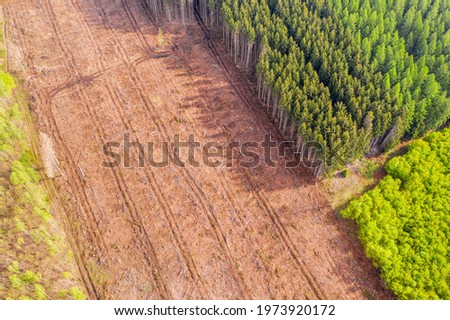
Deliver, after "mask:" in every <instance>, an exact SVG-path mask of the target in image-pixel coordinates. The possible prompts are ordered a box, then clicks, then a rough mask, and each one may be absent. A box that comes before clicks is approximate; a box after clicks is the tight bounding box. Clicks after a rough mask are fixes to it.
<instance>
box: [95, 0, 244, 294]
mask: <svg viewBox="0 0 450 320" xmlns="http://www.w3.org/2000/svg"><path fill="white" fill-rule="evenodd" d="M122 4H123V9H124V11H125V14H126V15H127V18H128V20H129V21H130V23H131V25H132V27H133V29H134V30H135V32H136V33H139V34H140V35H141V36H143V34H142V31H141V30H140V29H139V27H138V26H135V25H134V22H133V18H131V17H130V16H129V14H132V12H131V11H128V9H129V7H128V6H127V3H126V1H125V2H124V1H122ZM102 11H103V13H104V14H105V15H106V13H105V12H104V10H102ZM105 23H106V27H107V28H108V29H109V30H111V31H112V32H113V34H114V37H115V38H117V39H119V38H120V37H118V35H117V34H116V32H115V31H114V29H113V28H112V27H111V26H110V25H109V23H108V20H107V19H105ZM144 39H145V37H144ZM140 41H144V40H140ZM141 45H143V46H144V51H146V50H147V49H151V47H150V46H149V45H148V43H147V40H146V39H145V41H144V42H141ZM118 46H119V47H120V48H121V50H122V51H126V50H125V49H124V48H123V45H122V44H121V41H120V40H119V41H118ZM130 70H131V71H132V72H130V73H129V75H130V78H131V79H132V81H133V82H134V85H135V89H136V92H137V93H138V94H139V96H140V98H141V100H142V102H143V103H144V106H145V108H146V111H147V114H148V115H149V116H150V119H151V120H152V121H153V123H155V125H156V126H157V128H158V131H159V132H160V133H162V134H163V136H164V137H170V135H169V134H168V130H167V127H166V126H165V125H164V124H163V123H162V122H161V121H159V120H158V118H157V117H155V116H154V115H155V114H158V111H157V109H156V108H155V106H154V105H153V104H152V103H151V102H150V101H149V100H148V99H147V98H146V96H145V94H144V90H143V88H142V80H141V79H140V77H139V75H138V73H137V72H136V70H135V68H134V67H133V66H131V65H130ZM150 106H151V108H150ZM169 155H170V158H171V160H173V158H172V155H171V154H169ZM175 168H176V169H177V171H178V172H180V173H181V174H182V175H183V176H184V177H185V181H186V183H187V184H188V185H189V186H190V187H191V191H192V192H193V195H194V196H195V197H196V198H197V200H198V203H199V204H200V205H201V207H202V208H203V212H205V213H208V215H207V219H208V221H209V224H210V225H211V228H212V229H213V231H214V236H215V238H216V241H217V243H218V244H219V249H220V251H221V252H222V254H223V255H224V257H225V258H226V260H227V261H228V265H229V268H230V271H231V273H232V277H233V278H234V282H235V285H236V286H237V287H238V289H239V292H240V295H241V297H243V298H246V297H247V296H250V295H249V294H248V289H247V288H245V287H246V286H245V282H244V281H243V279H242V276H241V275H240V273H239V272H237V271H236V270H235V267H234V266H235V262H234V259H233V256H232V255H231V253H230V250H229V248H228V245H227V244H226V239H225V236H224V234H223V231H222V230H221V227H220V224H219V222H218V219H217V217H216V215H215V214H214V211H213V209H212V207H211V205H210V204H209V202H208V200H207V198H206V196H205V194H204V193H203V191H202V189H201V187H200V186H199V185H198V184H197V183H196V182H195V180H194V179H193V177H192V175H191V174H190V173H189V172H188V171H187V170H184V169H181V168H179V167H177V166H175ZM242 286H244V288H243V287H242Z"/></svg>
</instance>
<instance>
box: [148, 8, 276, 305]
mask: <svg viewBox="0 0 450 320" xmlns="http://www.w3.org/2000/svg"><path fill="white" fill-rule="evenodd" d="M142 7H143V9H144V10H145V11H146V14H147V16H148V18H149V19H150V21H151V23H152V24H153V26H154V27H158V28H159V25H157V22H155V21H154V20H153V18H152V16H151V13H150V12H149V8H148V6H147V5H146V3H145V2H143V3H142ZM172 43H174V44H175V45H176V43H175V42H174V41H173V40H172ZM175 54H176V56H177V57H178V58H179V59H180V60H181V61H183V62H184V64H185V66H186V67H187V68H188V70H189V72H192V68H191V66H190V65H189V63H188V62H187V61H186V59H185V58H184V57H181V56H180V54H179V53H178V51H175ZM189 78H190V79H191V80H192V81H193V78H192V76H191V75H190V74H189ZM174 85H175V84H174ZM199 96H200V100H201V102H202V103H203V106H204V107H206V108H209V109H210V107H209V106H208V104H207V103H206V102H205V100H204V98H203V97H201V95H200V94H199ZM185 115H186V117H187V118H188V119H189V120H190V121H191V122H192V123H195V120H194V119H193V118H192V117H191V116H190V115H189V114H188V113H187V112H186V113H185ZM192 129H193V130H194V131H195V133H196V134H197V135H198V136H203V134H202V133H201V132H200V131H199V130H198V129H196V126H193V128H192ZM219 129H220V130H221V131H222V132H223V130H222V129H221V128H220V127H219ZM216 171H217V172H218V173H219V174H220V175H219V179H218V181H219V183H220V185H221V187H222V190H223V191H224V193H225V195H226V197H227V201H228V203H229V204H231V206H232V207H233V208H234V209H236V211H237V215H236V216H237V218H238V220H239V223H240V224H241V225H242V226H244V227H245V226H246V223H245V218H244V216H245V214H244V212H243V208H242V206H241V205H240V204H239V205H238V201H237V200H236V198H235V197H234V196H233V192H232V188H231V186H230V184H229V182H228V179H227V178H226V177H225V175H224V172H223V170H220V169H216ZM256 200H257V199H256ZM244 231H245V230H244ZM242 236H243V238H244V239H245V241H246V242H247V244H248V245H249V246H250V247H251V248H252V249H253V251H254V252H255V253H256V254H257V256H258V259H259V262H260V263H261V264H262V265H263V267H264V269H265V274H266V275H265V277H269V278H272V277H273V275H272V274H271V271H270V267H269V266H268V264H267V262H266V261H265V259H264V257H263V256H262V254H261V252H262V251H263V248H262V247H261V244H260V243H259V241H257V240H256V238H255V237H252V236H251V235H250V239H249V235H248V233H247V232H243V235H242ZM255 245H256V246H257V248H256V247H255ZM266 281H267V283H271V282H270V281H268V280H266ZM269 290H270V288H269ZM270 295H271V299H273V293H272V292H270Z"/></svg>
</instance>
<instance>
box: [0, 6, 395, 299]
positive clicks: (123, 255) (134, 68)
mask: <svg viewBox="0 0 450 320" xmlns="http://www.w3.org/2000/svg"><path fill="white" fill-rule="evenodd" d="M5 14H6V19H7V22H8V27H7V30H8V34H7V36H8V49H9V54H10V56H11V57H10V61H11V67H12V68H15V69H22V67H23V70H21V71H20V72H21V76H22V78H24V79H25V84H26V85H27V87H28V88H29V91H30V94H31V100H32V101H31V108H32V111H33V114H34V117H35V119H36V122H37V127H38V129H39V130H40V131H42V132H45V133H47V134H48V135H49V136H50V137H51V138H52V139H53V141H54V144H55V151H56V153H57V155H58V159H59V161H60V164H61V168H62V170H63V172H64V176H63V177H59V178H57V179H56V183H57V185H58V189H59V190H60V194H61V200H62V202H63V203H64V205H65V209H66V215H67V216H66V217H61V218H66V219H68V221H69V222H70V224H71V225H72V230H68V231H69V232H71V233H72V237H73V239H74V244H75V245H76V247H75V248H74V249H75V250H76V251H78V252H79V259H80V270H81V272H82V274H83V278H84V282H85V284H86V287H87V289H88V292H89V294H90V296H91V297H92V298H103V299H105V298H120V299H160V298H173V299H208V298H216V299H220V298H233V299H240V298H248V299H252V298H258V299H305V298H309V299H317V298H319V299H336V298H338V299H356V298H365V297H367V296H372V297H374V298H390V297H391V296H390V294H389V293H387V292H386V291H385V290H383V289H382V286H381V284H380V281H379V279H378V277H377V275H376V273H375V271H374V269H373V268H372V267H371V265H370V263H369V261H368V260H367V259H365V258H364V254H363V252H362V248H361V247H360V246H359V244H358V243H357V242H356V241H355V238H354V235H348V234H347V233H346V232H345V230H347V229H346V228H344V227H343V226H342V225H341V223H340V222H339V221H338V220H337V218H336V217H335V215H334V213H333V212H332V211H331V210H330V208H329V205H328V203H327V201H326V198H325V196H324V195H323V193H322V191H321V190H320V188H319V187H318V186H316V183H315V182H314V180H313V179H312V178H311V177H310V176H309V175H308V174H306V173H305V172H304V171H303V170H301V169H295V170H294V169H285V168H284V165H283V164H284V161H285V159H284V158H282V157H279V158H278V159H276V160H277V163H278V166H277V167H276V168H268V167H264V166H261V167H258V168H256V169H244V168H239V167H237V166H234V167H233V168H224V167H219V168H208V167H205V166H201V167H199V168H192V167H187V168H180V167H177V166H174V165H170V166H168V167H165V168H151V167H149V166H146V167H144V168H123V167H117V168H104V167H102V166H101V162H102V160H105V156H104V155H103V154H102V145H103V144H104V143H105V142H107V141H119V142H120V141H122V136H123V134H124V133H130V136H131V140H133V141H135V140H138V141H140V142H147V141H155V142H158V141H161V140H165V141H166V140H167V139H169V138H171V137H173V135H174V134H176V133H180V134H181V136H182V137H187V136H188V134H190V133H195V135H196V137H197V139H198V140H199V141H201V142H203V143H204V142H206V141H210V140H214V141H220V142H231V141H239V142H245V141H262V139H263V137H264V135H265V134H266V133H267V132H272V133H273V134H274V135H275V137H278V139H280V138H279V136H278V135H277V130H276V128H275V127H274V126H273V125H272V124H271V123H270V121H269V119H268V117H267V116H266V114H265V113H264V112H263V111H261V108H260V106H258V102H257V101H256V99H255V97H254V96H253V95H252V94H251V92H252V91H251V85H250V84H249V83H248V82H246V81H243V80H242V79H243V78H242V75H240V73H239V72H238V70H237V69H236V68H235V67H234V66H233V65H232V63H231V60H230V59H229V57H227V56H226V55H224V53H223V48H222V47H221V45H220V44H219V42H218V41H217V39H215V41H214V43H215V48H216V50H211V46H210V45H208V41H207V39H206V38H205V33H204V32H203V31H202V29H201V28H200V27H199V26H198V25H190V26H188V27H182V26H179V25H176V24H173V23H172V24H169V23H167V22H164V21H159V22H155V21H152V20H151V19H150V18H149V16H148V12H146V10H145V8H144V7H143V6H142V5H141V2H140V1H138V0H128V1H126V0H123V1H117V0H116V1H106V0H91V1H87V0H86V1H81V0H71V1H69V0H67V1H58V0H53V1H46V0H42V1H34V0H33V1H32V0H30V1H28V0H27V1H18V2H17V3H16V2H13V3H11V4H8V5H7V7H6V8H5ZM157 23H158V25H157ZM159 28H161V29H162V30H163V31H164V34H165V38H166V40H167V42H168V43H167V45H166V47H165V49H164V50H160V49H157V48H158V43H157V42H158V41H157V38H158V37H157V34H158V29H159ZM21 57H22V58H21ZM21 64H22V65H21ZM156 145H158V143H156ZM260 151H261V150H258V152H260ZM106 160H107V159H106Z"/></svg>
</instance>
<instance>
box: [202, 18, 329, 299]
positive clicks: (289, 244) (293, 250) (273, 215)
mask: <svg viewBox="0 0 450 320" xmlns="http://www.w3.org/2000/svg"><path fill="white" fill-rule="evenodd" d="M195 17H196V19H197V21H198V23H199V25H200V26H201V28H202V30H203V32H204V33H205V35H206V41H207V42H208V46H209V48H210V49H211V51H212V53H213V55H214V57H215V59H216V61H217V63H219V65H220V66H221V67H222V69H223V71H224V73H225V75H226V77H227V79H228V82H229V83H230V85H231V86H232V87H233V89H234V90H235V91H236V92H237V93H238V95H239V96H240V98H241V99H242V101H243V102H244V103H245V104H246V105H247V107H248V108H252V106H251V104H250V102H249V100H248V98H247V97H246V96H244V95H243V94H242V93H241V92H240V90H238V88H237V86H235V85H234V83H233V81H232V80H231V76H230V75H229V72H228V69H227V67H226V65H225V64H224V63H223V61H222V59H221V58H220V55H219V54H218V51H217V49H216V46H215V44H214V42H213V41H212V40H211V38H210V35H209V31H208V29H207V27H206V26H205V25H204V23H203V21H202V19H201V17H200V15H199V13H198V11H197V9H195ZM241 172H242V174H243V175H244V176H245V177H246V180H247V182H248V183H249V184H250V186H251V187H252V190H254V191H255V192H254V194H255V196H256V197H257V198H258V199H259V200H260V203H261V205H262V206H263V208H264V209H265V211H266V212H267V213H268V214H269V217H270V219H271V220H272V222H273V224H274V225H275V226H276V228H277V230H278V233H279V235H280V236H281V239H282V240H283V242H284V243H285V245H286V248H287V249H288V250H289V253H290V254H291V256H292V258H293V259H294V261H295V262H296V263H297V265H298V266H299V267H300V269H301V270H302V272H303V276H304V277H305V279H306V280H307V282H308V284H309V285H310V287H311V288H312V289H313V291H314V294H315V295H316V296H317V298H318V299H321V300H323V299H325V298H326V295H325V294H324V292H323V291H322V290H321V289H320V288H319V287H318V285H317V283H316V280H315V279H314V276H313V275H312V273H311V272H310V271H309V269H308V268H307V266H306V265H305V263H303V261H302V260H301V259H299V256H301V253H300V252H299V250H298V249H297V247H296V246H295V244H294V242H293V241H292V239H291V238H290V236H289V234H288V231H287V230H286V228H285V227H284V225H283V223H282V222H281V219H280V217H279V215H278V214H277V212H276V210H275V209H274V208H273V207H272V206H271V204H270V201H269V199H268V197H267V196H266V195H265V192H264V191H263V190H261V189H260V188H259V187H258V186H257V185H255V184H254V183H253V182H252V181H251V177H250V176H249V174H248V173H247V172H245V171H244V170H241Z"/></svg>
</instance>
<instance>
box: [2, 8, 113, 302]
mask: <svg viewBox="0 0 450 320" xmlns="http://www.w3.org/2000/svg"><path fill="white" fill-rule="evenodd" d="M8 16H10V17H13V18H12V20H13V25H17V22H16V19H17V18H16V17H15V16H14V14H13V13H12V12H8ZM17 34H18V36H19V38H20V39H19V41H20V42H21V46H22V47H23V48H26V47H27V46H26V44H25V43H26V42H25V40H24V39H23V37H22V35H21V33H20V32H18V33H17ZM24 59H25V60H26V63H27V65H28V66H29V69H30V70H31V72H32V74H33V75H35V76H36V77H37V71H36V67H35V66H34V64H33V61H32V60H31V59H30V58H29V57H28V56H27V55H24ZM71 78H72V74H70V77H69V80H68V81H70V79H71ZM42 95H43V96H42V97H41V99H42V100H43V101H44V103H45V104H47V105H48V106H50V108H49V110H48V111H49V114H50V125H51V128H52V132H55V133H56V134H52V136H53V138H54V139H55V141H56V142H57V143H58V145H59V146H60V147H61V148H62V149H63V150H64V152H62V153H61V157H62V158H63V160H64V161H65V162H67V163H69V164H70V165H71V166H73V167H76V164H75V163H74V162H73V161H72V158H73V156H72V154H71V151H70V149H69V148H68V147H67V145H66V144H65V142H64V141H63V139H62V136H61V133H60V131H59V128H58V126H57V124H56V120H55V116H54V114H53V111H52V108H51V104H50V102H49V100H48V94H47V93H45V92H44V93H43V94H42ZM66 154H68V155H70V156H69V157H67V156H65V155H66ZM66 175H67V176H68V177H67V178H65V180H66V182H68V181H69V180H71V181H74V182H75V183H76V184H77V185H76V186H75V189H74V192H75V196H76V198H77V199H80V200H81V201H80V202H79V203H80V204H81V208H80V209H81V210H82V211H84V212H88V213H90V215H91V218H92V219H83V220H84V221H85V223H86V225H88V226H89V228H87V233H88V237H89V238H90V239H95V240H93V241H92V244H100V246H101V247H102V248H101V249H98V248H95V249H94V252H96V251H101V250H105V248H106V246H105V243H104V239H103V238H102V237H101V235H100V233H99V232H93V231H92V230H96V229H97V230H98V220H97V219H96V218H95V214H94V212H93V209H92V207H91V206H90V202H89V200H88V195H87V193H86V192H85V190H84V188H83V187H82V186H81V184H80V183H79V179H78V175H75V174H73V172H72V171H70V170H69V171H67V172H66ZM69 177H70V178H71V179H69ZM79 190H82V191H83V192H81V193H80V192H79ZM57 201H59V199H57ZM64 213H65V214H64V217H63V219H64V220H65V222H64V224H65V226H66V227H69V229H68V230H69V232H70V235H71V238H72V239H73V240H74V244H75V246H76V250H75V252H76V254H75V255H76V258H77V266H78V269H79V270H80V274H81V276H82V281H83V283H84V285H85V288H86V289H87V291H88V295H89V296H90V297H93V298H95V299H99V294H98V292H97V289H96V287H95V285H94V282H93V280H92V278H91V275H90V273H89V271H88V269H87V267H86V265H87V263H86V261H85V260H84V258H83V255H82V254H80V253H81V252H83V250H81V246H80V243H79V241H78V238H77V237H76V236H75V234H76V233H75V230H74V227H73V225H72V223H71V220H70V218H69V217H68V216H67V210H65V211H64ZM90 221H94V222H95V226H93V225H92V223H90ZM98 255H99V254H96V256H98Z"/></svg>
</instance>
